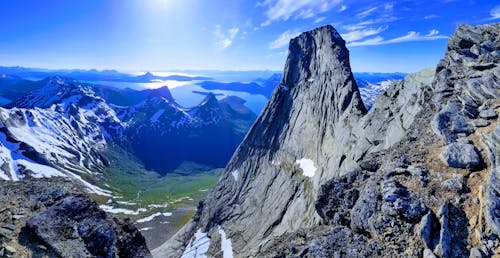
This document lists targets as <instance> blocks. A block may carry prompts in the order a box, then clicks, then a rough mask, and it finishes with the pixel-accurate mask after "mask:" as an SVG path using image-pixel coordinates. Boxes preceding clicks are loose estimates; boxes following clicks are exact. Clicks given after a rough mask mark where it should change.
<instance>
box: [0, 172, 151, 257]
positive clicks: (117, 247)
mask: <svg viewBox="0 0 500 258" xmlns="http://www.w3.org/2000/svg"><path fill="white" fill-rule="evenodd" d="M0 204H1V205H0V207H2V208H0V210H1V211H0V251H1V250H3V248H4V247H5V246H10V247H13V248H14V249H16V250H17V253H16V255H17V256H19V257H151V254H150V252H149V250H148V247H147V245H146V241H145V239H144V237H143V236H142V235H141V233H140V232H139V230H138V229H137V228H136V227H135V226H134V225H133V224H132V222H131V221H130V220H123V219H120V218H116V217H112V216H110V215H108V214H106V213H105V212H104V211H103V210H101V209H99V207H98V206H97V204H96V203H95V202H94V201H93V200H92V199H90V198H89V197H88V196H87V195H85V194H84V193H82V192H81V190H79V189H78V188H77V186H75V185H74V184H73V183H72V182H71V181H69V180H67V179H64V178H50V179H25V180H23V181H17V182H12V181H3V180H2V181H0ZM5 229H8V231H6V230H5ZM5 232H6V233H8V238H7V239H6V238H5V237H4V234H3V233H5ZM11 240H12V241H11ZM17 256H16V257H17Z"/></svg>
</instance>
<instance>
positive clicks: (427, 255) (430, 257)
mask: <svg viewBox="0 0 500 258" xmlns="http://www.w3.org/2000/svg"><path fill="white" fill-rule="evenodd" d="M422 257H423V258H437V257H436V255H434V253H433V252H432V250H429V249H427V248H425V249H424V253H423V256H422Z"/></svg>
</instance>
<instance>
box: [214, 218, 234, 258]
mask: <svg viewBox="0 0 500 258" xmlns="http://www.w3.org/2000/svg"><path fill="white" fill-rule="evenodd" d="M217 229H218V231H219V234H220V238H221V242H220V245H221V246H220V249H221V250H222V257H223V258H233V245H232V243H231V239H227V238H226V232H224V229H222V227H221V226H218V228H217Z"/></svg>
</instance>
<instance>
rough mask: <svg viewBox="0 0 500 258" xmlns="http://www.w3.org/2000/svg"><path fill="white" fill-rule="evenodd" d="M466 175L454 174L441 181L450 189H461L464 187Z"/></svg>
mask: <svg viewBox="0 0 500 258" xmlns="http://www.w3.org/2000/svg"><path fill="white" fill-rule="evenodd" d="M463 182H464V177H463V176H462V175H460V174H453V175H452V176H451V178H449V179H446V180H444V181H443V182H441V185H442V186H443V187H444V188H445V189H448V190H452V191H457V192H458V191H460V190H462V189H463Z"/></svg>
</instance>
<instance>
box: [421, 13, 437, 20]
mask: <svg viewBox="0 0 500 258" xmlns="http://www.w3.org/2000/svg"><path fill="white" fill-rule="evenodd" d="M439 17H440V16H439V15H436V14H430V15H427V16H424V19H425V20H430V19H436V18H439Z"/></svg>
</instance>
